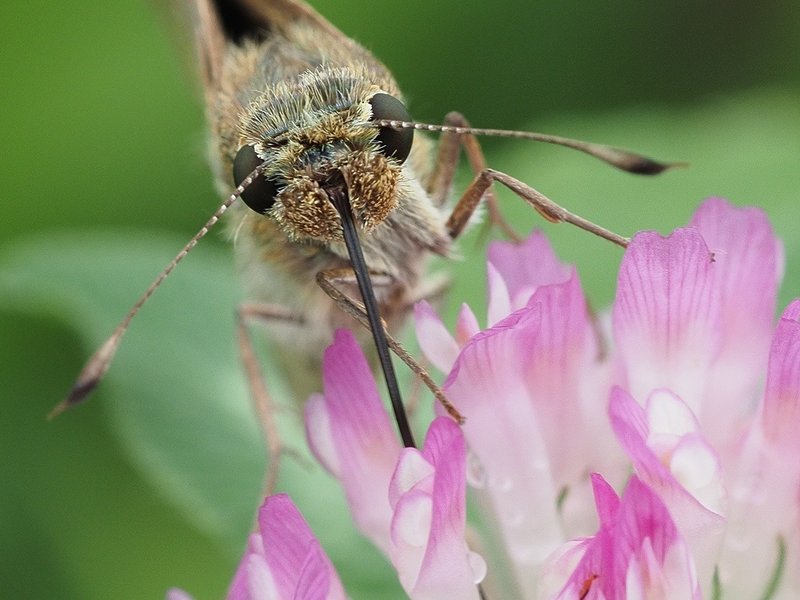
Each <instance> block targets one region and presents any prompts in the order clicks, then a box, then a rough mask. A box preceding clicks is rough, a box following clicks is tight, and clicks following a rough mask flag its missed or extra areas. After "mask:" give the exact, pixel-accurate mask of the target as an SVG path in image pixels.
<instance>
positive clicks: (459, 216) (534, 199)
mask: <svg viewBox="0 0 800 600" xmlns="http://www.w3.org/2000/svg"><path fill="white" fill-rule="evenodd" d="M495 181H496V182H498V183H502V184H503V185H504V186H506V187H507V188H508V189H510V190H511V191H512V192H514V193H515V194H516V195H517V196H519V197H520V198H522V199H523V200H525V202H527V203H528V204H530V205H531V206H532V207H533V208H534V209H535V210H536V211H537V212H538V213H539V214H540V215H542V216H543V217H544V218H545V219H547V220H548V221H550V222H552V223H561V222H565V223H571V224H572V225H575V226H576V227H580V228H581V229H583V230H585V231H588V232H589V233H593V234H594V235H597V236H599V237H601V238H604V239H606V240H608V241H610V242H612V243H614V244H617V245H618V246H621V247H623V248H625V247H627V245H628V243H629V242H630V239H629V238H626V237H623V236H621V235H619V234H617V233H614V232H613V231H609V230H608V229H605V228H604V227H601V226H600V225H597V224H595V223H592V222H591V221H589V220H587V219H584V218H583V217H581V216H578V215H576V214H574V213H571V212H569V211H568V210H567V209H565V208H564V207H562V206H560V205H558V204H556V203H555V202H553V201H552V200H550V199H549V198H548V197H547V196H545V195H544V194H542V193H541V192H538V191H537V190H535V189H533V188H532V187H530V186H529V185H527V184H525V183H523V182H521V181H520V180H519V179H515V178H514V177H511V176H510V175H506V174H505V173H502V172H500V171H495V170H494V169H484V170H483V171H481V172H480V173H479V174H478V175H477V176H476V177H475V179H473V180H472V183H470V184H469V186H468V187H467V189H466V190H465V191H464V194H463V195H462V196H461V199H460V200H459V201H458V203H457V204H456V205H455V207H454V208H453V211H452V212H451V213H450V218H449V219H448V220H447V231H448V233H449V234H450V237H451V238H454V239H455V238H457V237H458V236H459V235H460V234H461V232H462V231H463V230H464V227H465V226H466V224H467V222H468V221H469V218H470V217H471V216H472V213H473V212H475V208H476V207H477V206H478V203H479V202H480V201H481V198H483V196H484V195H485V193H486V190H487V189H489V188H490V187H491V185H492V184H493V183H494V182H495Z"/></svg>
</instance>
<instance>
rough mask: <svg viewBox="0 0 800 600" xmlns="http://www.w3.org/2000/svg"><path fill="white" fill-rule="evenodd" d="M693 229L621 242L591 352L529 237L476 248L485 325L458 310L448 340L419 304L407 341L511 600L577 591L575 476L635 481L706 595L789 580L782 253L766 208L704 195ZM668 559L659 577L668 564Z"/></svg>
mask: <svg viewBox="0 0 800 600" xmlns="http://www.w3.org/2000/svg"><path fill="white" fill-rule="evenodd" d="M690 225H691V226H690V227H688V228H684V229H678V230H676V231H675V232H674V233H673V234H672V235H670V236H668V237H661V236H660V235H658V234H656V233H653V232H644V233H640V234H637V235H636V236H635V237H634V239H633V240H632V242H631V244H630V246H629V247H628V249H627V251H626V252H625V255H624V257H623V261H622V265H621V268H620V274H619V280H618V286H617V296H616V300H615V303H614V306H613V310H612V314H613V319H612V326H611V331H610V333H611V336H610V337H611V339H607V340H605V341H601V338H600V337H598V335H599V333H598V332H600V331H601V330H602V327H600V328H598V327H597V326H596V324H595V323H594V322H593V319H592V318H591V317H590V315H589V313H588V311H587V309H586V301H585V299H584V297H583V294H582V292H581V289H580V284H579V282H578V279H577V275H576V274H575V273H574V269H571V268H569V267H566V266H564V265H563V264H561V263H560V262H558V260H557V259H556V258H555V256H554V255H553V253H552V251H551V250H550V249H549V247H547V245H546V242H544V241H543V238H542V237H541V235H539V234H534V236H532V237H531V238H530V239H529V240H528V242H526V243H524V244H521V245H519V246H516V247H515V246H513V245H511V244H502V245H493V246H492V248H490V251H489V257H490V258H489V265H488V280H489V317H488V323H489V324H490V327H489V328H488V329H486V330H484V331H480V330H479V328H478V325H477V321H476V319H475V318H474V316H472V312H471V311H470V310H469V309H468V308H466V307H462V310H461V313H460V316H459V321H458V324H457V327H456V334H455V336H450V334H449V333H447V330H446V328H445V326H444V325H443V324H442V323H441V321H440V320H439V319H438V317H437V316H436V315H435V313H434V312H433V311H432V309H430V307H429V306H427V305H424V304H422V305H420V306H419V307H418V308H417V310H416V319H417V329H418V337H420V345H421V347H422V348H423V351H424V352H425V353H426V356H427V357H428V358H429V360H430V361H431V362H432V363H433V364H434V365H435V366H437V367H438V368H440V369H442V370H444V372H446V373H448V376H447V378H446V380H445V384H444V389H445V391H446V393H447V394H448V396H449V398H450V400H451V401H452V402H453V403H454V404H455V405H456V407H457V408H458V410H459V411H460V412H461V413H462V414H463V415H465V417H466V419H467V421H466V424H465V425H464V435H465V438H466V440H467V445H468V448H469V452H470V460H469V465H470V467H469V470H468V473H469V477H468V481H469V482H470V483H471V484H472V487H473V493H474V495H475V496H476V497H477V498H478V502H479V504H480V506H481V507H482V508H483V509H484V513H485V515H487V516H485V517H484V519H485V520H486V521H488V522H489V523H491V526H490V527H489V529H490V530H491V531H492V532H493V533H494V534H495V536H496V537H497V538H498V540H496V542H497V545H498V546H499V547H500V548H501V549H502V550H503V551H504V553H505V554H504V557H503V558H502V559H501V560H502V562H504V563H506V564H508V565H510V571H511V573H512V575H513V585H511V586H506V587H505V588H502V586H498V587H501V588H502V589H506V590H508V589H509V588H510V589H511V592H512V593H513V594H516V596H517V597H522V598H534V597H550V596H548V595H547V594H548V593H550V594H556V591H554V590H560V589H562V587H561V586H559V585H557V583H558V581H559V579H558V578H559V577H561V580H560V581H561V583H562V584H564V582H566V581H568V580H569V581H572V582H573V584H574V583H575V582H577V581H578V579H579V578H578V579H576V578H572V579H570V577H572V574H571V573H568V572H564V571H563V567H564V565H565V564H567V563H568V562H569V560H568V559H570V558H571V559H573V563H572V567H573V569H575V568H576V563H574V559H575V557H576V556H577V555H578V554H579V553H583V552H584V551H585V548H584V546H585V545H586V544H587V543H588V542H586V541H585V540H586V539H587V538H585V537H584V538H577V537H576V536H587V535H591V534H592V532H593V531H594V528H595V527H597V525H596V520H595V518H594V517H593V515H592V514H591V513H590V512H589V509H590V508H591V502H590V496H589V494H588V492H589V490H590V480H589V477H588V473H590V472H597V473H602V474H603V476H604V478H605V479H607V480H609V481H611V482H612V483H613V484H614V485H616V486H619V487H622V485H623V484H624V482H625V478H626V476H627V474H628V473H630V472H631V470H632V471H633V472H634V473H636V476H637V478H636V479H634V480H631V483H630V485H631V486H633V485H634V482H635V485H636V486H637V489H636V491H635V494H634V497H643V494H644V495H647V494H649V495H651V496H652V495H655V496H656V497H657V500H658V502H659V503H660V504H659V505H660V506H661V507H663V510H662V509H659V510H652V511H651V513H650V517H648V518H654V517H653V515H660V516H659V519H661V520H662V522H661V523H658V525H659V526H660V527H661V528H662V529H663V530H664V531H666V530H667V529H669V527H672V528H673V529H674V532H675V534H674V536H673V537H675V539H676V540H677V539H678V538H679V541H680V544H679V545H676V546H675V547H676V548H678V547H680V548H682V549H686V551H687V552H688V554H687V556H688V557H689V560H690V561H691V569H689V570H686V569H685V568H684V566H685V565H683V563H682V562H681V565H683V566H681V567H680V568H681V569H683V571H682V572H685V573H696V577H697V581H698V582H699V586H700V587H699V589H701V590H702V591H703V593H705V594H709V593H710V592H711V589H712V587H713V585H714V582H715V581H716V582H717V583H716V584H717V585H719V586H720V589H721V590H722V592H723V594H726V593H728V594H735V595H736V596H737V597H759V596H760V595H761V596H765V597H766V594H767V591H768V590H771V591H770V592H769V593H779V592H780V590H784V593H787V592H786V591H788V590H791V589H795V587H796V586H797V585H798V581H797V578H798V573H797V569H795V570H794V571H791V572H789V571H787V570H785V569H784V566H785V565H786V564H792V562H791V561H794V564H798V563H800V539H799V538H800V535H798V533H797V531H798V529H797V523H798V522H799V521H800V499H799V498H800V494H798V490H800V467H799V466H797V465H799V464H800V462H798V461H797V460H796V459H794V458H792V457H795V456H797V452H798V450H800V442H798V441H797V440H798V439H800V324H799V323H798V317H799V316H800V301H796V302H794V303H793V304H792V305H790V307H789V308H788V309H787V311H786V313H785V314H784V317H783V318H782V319H781V321H780V323H779V325H778V330H777V332H775V333H773V328H772V318H773V314H774V310H775V298H776V293H777V287H778V284H779V281H780V278H781V274H782V270H783V253H782V247H781V244H780V242H779V241H778V240H777V239H776V238H775V236H774V234H773V233H772V229H771V227H770V225H769V222H768V221H767V219H766V217H765V216H764V215H763V213H762V212H761V211H758V210H756V209H737V208H734V207H732V206H731V205H730V204H728V203H727V202H726V201H724V200H721V199H710V200H708V201H706V202H705V203H704V204H703V205H702V206H701V207H700V208H699V209H698V211H697V213H696V214H695V216H694V217H693V219H692V222H691V224H690ZM534 248H535V251H534ZM503 311H506V312H508V313H510V314H508V315H507V316H505V317H503V316H502V313H503ZM599 322H600V323H601V324H602V323H603V322H604V320H603V318H602V317H601V318H600V321H599ZM467 331H469V332H470V333H471V336H467V335H465V332H467ZM770 340H772V342H771V343H772V349H771V350H770ZM765 379H766V391H765V388H764V381H765ZM620 450H621V451H622V452H620ZM604 485H605V484H604ZM593 487H594V491H595V495H596V496H597V493H598V487H597V484H595V485H594V486H593ZM767 490H768V491H767ZM628 493H629V492H626V493H625V495H624V496H623V498H625V497H627V494H628ZM630 493H633V492H630ZM635 504H636V503H635V502H632V506H633V508H631V510H632V511H633V512H634V513H635ZM649 505H652V503H650V504H649ZM597 506H598V510H600V512H601V519H600V521H601V522H600V531H599V532H598V533H597V534H596V535H595V536H594V537H592V538H591V539H601V538H602V539H607V538H608V535H607V533H604V531H605V530H606V529H607V523H605V522H604V521H603V518H602V513H603V510H606V509H608V506H609V503H608V502H605V503H603V505H602V506H605V509H603V508H602V506H601V503H600V501H599V499H598V505H597ZM643 506H645V507H646V506H648V505H647V504H645V505H643ZM645 516H646V515H644V513H643V516H642V518H644V517H645ZM670 535H672V534H670ZM576 539H577V540H580V539H583V540H584V542H581V541H570V540H576ZM609 539H610V538H609ZM604 543H605V542H604ZM683 551H684V550H681V552H683ZM548 556H550V558H549V559H548V558H547V557H548ZM554 556H560V557H562V558H563V559H564V560H561V561H560V562H558V561H556V562H558V564H559V565H560V568H561V570H559V569H554V568H553V565H554V564H556V563H555V562H554V559H553V557H554ZM587 556H589V555H588V554H587ZM653 556H656V555H653ZM665 556H666V555H663V556H661V557H660V558H658V557H657V556H656V558H657V560H656V558H652V557H651V558H652V560H654V561H656V562H654V563H653V565H652V567H653V569H656V570H658V569H660V570H662V571H664V572H668V571H669V569H667V566H668V565H667V564H666V563H664V562H663V560H666V559H665ZM488 558H489V571H488V575H487V584H486V586H487V589H490V588H491V587H492V585H493V584H494V582H493V580H492V577H493V563H492V560H491V558H492V557H491V556H490V557H488ZM662 559H663V560H662ZM681 560H683V559H681ZM659 561H661V562H659ZM747 561H750V562H747ZM787 561H788V562H787ZM656 567H657V568H656ZM673 567H674V565H673ZM670 568H672V567H670ZM610 573H612V575H613V574H615V575H613V576H614V577H623V573H622V572H621V571H619V570H617V571H611V572H610ZM612 575H609V574H608V572H607V573H606V575H605V576H606V577H610V576H612ZM629 575H630V574H629ZM629 575H625V576H626V577H628V576H629ZM693 576H694V575H693ZM575 577H577V575H576V576H575ZM585 581H586V580H584V583H585ZM598 581H599V580H598ZM686 581H689V580H688V579H687V580H686ZM554 582H555V583H554ZM622 583H624V581H616V582H614V583H613V584H612V583H608V585H611V587H607V584H606V583H603V584H600V583H598V585H597V586H596V589H597V590H603V592H602V593H603V594H606V595H605V596H592V595H591V594H594V593H595V592H591V594H590V595H587V596H586V597H607V598H610V597H620V598H622V597H625V596H624V594H623V595H619V592H616V591H615V592H613V593H614V594H617V595H616V596H614V595H613V594H612V595H610V596H609V595H608V594H611V593H612V592H610V591H609V590H612V589H613V590H620V589H625V587H624V586H622ZM629 583H630V582H629ZM659 585H660V584H659ZM563 589H566V588H563ZM571 589H573V591H574V590H575V589H579V590H580V588H574V586H573V588H571ZM587 589H591V588H587ZM642 589H645V588H642ZM653 589H661V588H659V587H658V586H656V588H653ZM664 589H667V588H664ZM687 589H688V588H687ZM692 590H693V591H692V594H695V590H694V587H693V586H692ZM586 593H587V594H589V592H586ZM598 593H599V592H598ZM653 593H654V594H655V592H653ZM658 594H662V595H663V594H666V596H663V597H690V596H680V595H679V596H671V595H670V594H671V592H669V593H668V592H663V591H661V592H658ZM553 597H561V596H557V595H554V596H553ZM648 597H651V596H648ZM652 597H662V596H659V595H657V594H656V595H654V596H652ZM770 597H778V596H770Z"/></svg>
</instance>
